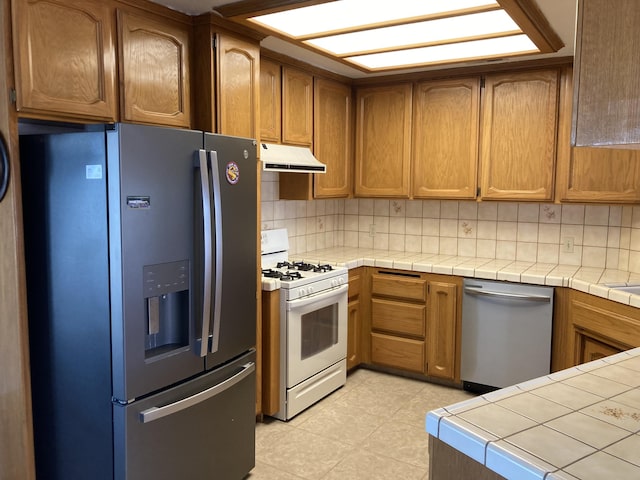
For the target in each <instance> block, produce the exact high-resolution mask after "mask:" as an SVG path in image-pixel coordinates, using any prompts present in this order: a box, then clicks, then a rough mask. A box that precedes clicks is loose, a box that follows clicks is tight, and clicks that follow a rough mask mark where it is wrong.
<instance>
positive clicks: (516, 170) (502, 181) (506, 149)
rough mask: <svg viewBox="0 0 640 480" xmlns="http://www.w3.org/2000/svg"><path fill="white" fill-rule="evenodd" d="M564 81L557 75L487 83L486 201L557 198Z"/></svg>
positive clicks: (508, 77)
mask: <svg viewBox="0 0 640 480" xmlns="http://www.w3.org/2000/svg"><path fill="white" fill-rule="evenodd" d="M558 76H559V72H558V71H557V70H541V71H534V72H521V73H511V74H503V75H492V76H488V77H487V78H486V81H485V92H484V93H485V96H484V101H483V107H482V125H481V130H482V145H481V162H482V167H481V168H482V184H481V196H482V198H484V199H505V200H506V199H511V200H551V199H552V198H553V185H554V170H555V159H556V125H557V111H558V85H559V80H558Z"/></svg>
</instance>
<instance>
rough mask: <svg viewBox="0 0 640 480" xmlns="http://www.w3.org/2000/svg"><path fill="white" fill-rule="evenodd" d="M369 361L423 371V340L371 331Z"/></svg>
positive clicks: (413, 370)
mask: <svg viewBox="0 0 640 480" xmlns="http://www.w3.org/2000/svg"><path fill="white" fill-rule="evenodd" d="M371 361H372V362H373V363H377V364H380V365H387V366H389V367H396V368H401V369H403V370H409V371H412V372H419V373H423V372H424V342H423V341H421V340H411V339H408V338H399V337H392V336H390V335H382V334H379V333H372V334H371Z"/></svg>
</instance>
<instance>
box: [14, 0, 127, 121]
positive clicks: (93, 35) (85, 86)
mask: <svg viewBox="0 0 640 480" xmlns="http://www.w3.org/2000/svg"><path fill="white" fill-rule="evenodd" d="M12 5H13V31H14V37H15V40H14V56H15V59H16V62H15V67H16V72H15V73H16V91H17V109H18V111H20V112H24V113H25V114H27V115H26V116H37V117H43V116H44V117H47V116H54V117H60V116H62V117H67V118H69V117H72V118H76V117H77V118H84V119H92V120H104V121H114V120H116V118H117V110H118V105H117V99H116V98H117V97H116V52H115V32H114V29H113V23H114V22H113V20H112V15H113V9H112V7H111V5H110V3H109V2H104V3H103V2H87V1H83V0H15V1H13V3H12Z"/></svg>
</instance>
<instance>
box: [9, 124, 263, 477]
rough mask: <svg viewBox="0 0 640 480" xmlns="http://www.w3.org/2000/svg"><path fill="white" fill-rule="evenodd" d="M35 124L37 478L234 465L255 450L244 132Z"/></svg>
mask: <svg viewBox="0 0 640 480" xmlns="http://www.w3.org/2000/svg"><path fill="white" fill-rule="evenodd" d="M44 128H45V130H46V129H47V128H48V127H44ZM37 129H42V127H37V128H36V130H37ZM30 130H31V131H32V132H33V128H31V129H29V128H28V126H27V128H22V127H21V136H20V156H21V165H22V186H23V200H24V224H25V257H26V265H27V286H28V290H27V292H28V308H29V334H30V355H31V374H32V391H33V395H32V396H33V414H34V436H35V447H36V472H37V476H38V478H39V479H64V480H73V479H86V478H91V479H92V480H96V479H127V480H137V479H141V480H142V479H144V480H148V479H151V478H153V479H156V480H160V479H176V478H198V479H202V480H204V479H225V480H226V479H235V478H237V479H240V478H243V477H244V476H245V475H246V474H247V473H248V472H249V471H250V470H251V469H252V468H253V466H254V453H255V435H254V434H255V348H254V347H255V343H256V340H255V319H256V187H257V186H256V154H255V152H256V148H255V143H254V142H253V141H252V140H250V139H243V138H236V137H224V136H220V135H213V134H206V133H203V132H198V131H190V130H178V129H171V128H163V127H152V126H143V125H131V124H115V125H96V126H84V127H81V128H78V129H77V131H73V129H72V131H70V132H66V131H65V132H64V133H54V134H40V133H37V134H29V131H30ZM22 133H24V134H22Z"/></svg>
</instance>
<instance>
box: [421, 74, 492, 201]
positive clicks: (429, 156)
mask: <svg viewBox="0 0 640 480" xmlns="http://www.w3.org/2000/svg"><path fill="white" fill-rule="evenodd" d="M414 95H415V96H414V117H413V159H412V162H413V163H412V167H413V196H414V197H416V198H428V197H438V198H475V196H476V190H477V183H478V179H477V172H478V128H479V125H480V78H468V79H465V78H461V79H459V80H447V81H441V82H422V83H419V84H418V85H417V86H416V91H415V94H414Z"/></svg>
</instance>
